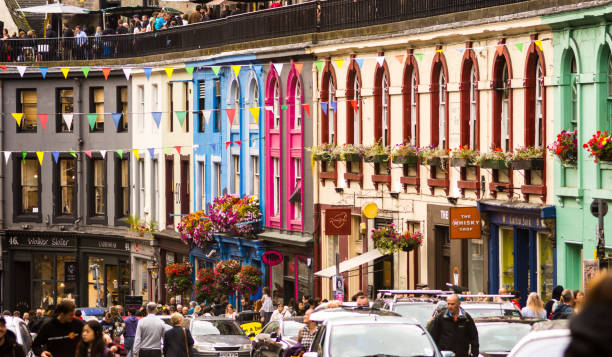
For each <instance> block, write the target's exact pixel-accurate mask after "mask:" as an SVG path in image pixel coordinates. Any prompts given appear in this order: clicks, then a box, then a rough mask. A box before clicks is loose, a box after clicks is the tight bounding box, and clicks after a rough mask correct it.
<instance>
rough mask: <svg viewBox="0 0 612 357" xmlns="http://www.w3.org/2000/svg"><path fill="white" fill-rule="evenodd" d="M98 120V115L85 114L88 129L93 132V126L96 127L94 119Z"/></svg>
mask: <svg viewBox="0 0 612 357" xmlns="http://www.w3.org/2000/svg"><path fill="white" fill-rule="evenodd" d="M97 118H98V113H87V121H88V122H89V127H90V128H91V130H94V126H95V125H96V119H97Z"/></svg>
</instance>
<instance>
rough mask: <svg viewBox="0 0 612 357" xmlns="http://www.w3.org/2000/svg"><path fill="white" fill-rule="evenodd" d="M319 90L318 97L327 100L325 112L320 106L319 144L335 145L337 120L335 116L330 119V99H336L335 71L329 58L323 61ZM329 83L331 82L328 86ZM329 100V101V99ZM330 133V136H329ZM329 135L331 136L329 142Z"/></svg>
mask: <svg viewBox="0 0 612 357" xmlns="http://www.w3.org/2000/svg"><path fill="white" fill-rule="evenodd" d="M321 83H322V85H321V91H320V93H319V97H320V98H321V102H327V113H325V111H323V108H321V136H320V137H321V144H333V145H337V140H338V137H337V135H335V133H337V132H338V121H337V120H335V118H332V119H331V120H330V113H331V101H336V91H335V88H336V83H337V82H336V72H335V71H334V68H333V66H332V64H331V59H330V58H328V59H327V60H326V61H325V68H323V73H322V78H321ZM330 84H332V86H331V88H330ZM330 100H331V101H330ZM330 135H331V136H330ZM330 137H331V138H333V140H331V142H330V140H329V139H330Z"/></svg>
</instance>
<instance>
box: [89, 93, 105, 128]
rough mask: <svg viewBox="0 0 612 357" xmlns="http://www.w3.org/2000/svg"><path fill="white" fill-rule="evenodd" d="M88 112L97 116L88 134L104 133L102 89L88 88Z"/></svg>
mask: <svg viewBox="0 0 612 357" xmlns="http://www.w3.org/2000/svg"><path fill="white" fill-rule="evenodd" d="M89 112H90V113H96V114H98V115H97V116H96V122H95V123H94V125H93V128H92V126H91V125H90V126H89V132H103V131H104V88H89Z"/></svg>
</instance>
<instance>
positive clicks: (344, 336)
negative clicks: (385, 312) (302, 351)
mask: <svg viewBox="0 0 612 357" xmlns="http://www.w3.org/2000/svg"><path fill="white" fill-rule="evenodd" d="M398 341H410V343H397V342H398ZM329 348H330V357H363V356H401V357H410V356H433V355H434V350H435V349H434V346H433V345H432V343H431V342H430V340H429V338H428V335H427V333H426V332H425V331H424V330H423V328H422V327H420V326H418V325H408V324H399V323H396V324H378V323H377V324H360V325H348V326H347V325H340V326H335V327H333V329H332V332H331V337H330V346H329Z"/></svg>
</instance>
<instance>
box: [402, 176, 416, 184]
mask: <svg viewBox="0 0 612 357" xmlns="http://www.w3.org/2000/svg"><path fill="white" fill-rule="evenodd" d="M400 183H402V184H404V185H408V186H418V185H419V184H420V183H421V180H420V179H419V178H418V177H417V176H401V177H400Z"/></svg>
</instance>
